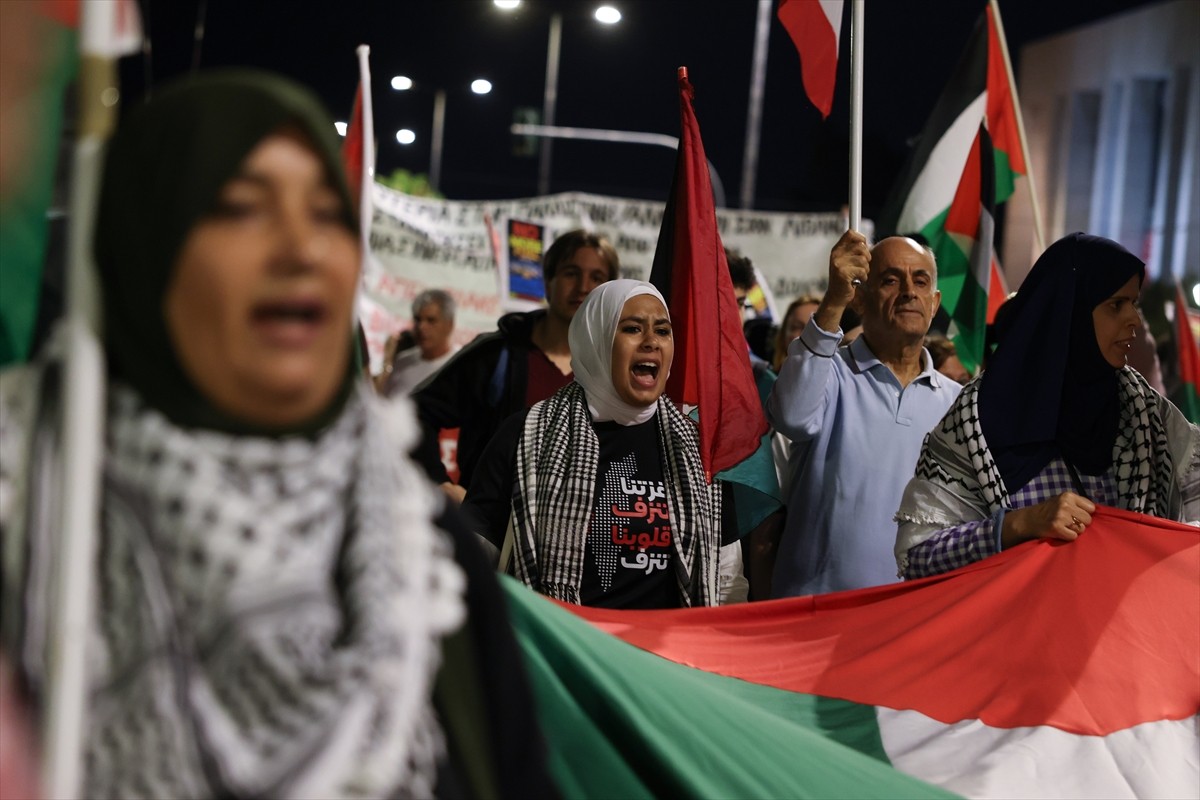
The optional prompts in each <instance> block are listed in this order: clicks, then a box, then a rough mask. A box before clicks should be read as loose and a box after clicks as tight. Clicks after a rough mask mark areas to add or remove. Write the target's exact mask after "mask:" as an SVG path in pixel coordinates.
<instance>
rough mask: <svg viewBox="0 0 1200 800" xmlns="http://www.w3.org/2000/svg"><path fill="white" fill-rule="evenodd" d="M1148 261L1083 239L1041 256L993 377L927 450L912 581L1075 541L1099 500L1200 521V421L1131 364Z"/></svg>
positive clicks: (909, 533)
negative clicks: (1044, 541)
mask: <svg viewBox="0 0 1200 800" xmlns="http://www.w3.org/2000/svg"><path fill="white" fill-rule="evenodd" d="M1145 269H1146V268H1145V265H1144V264H1143V263H1142V262H1141V260H1140V259H1138V258H1137V257H1136V256H1134V255H1133V254H1132V253H1130V252H1129V251H1127V250H1126V249H1125V248H1123V247H1121V245H1119V244H1117V243H1116V242H1113V241H1111V240H1109V239H1104V238H1101V237H1098V236H1089V235H1087V234H1083V233H1073V234H1071V235H1069V236H1067V237H1065V238H1063V239H1060V240H1059V241H1057V242H1055V243H1054V244H1053V245H1051V246H1050V247H1049V248H1048V249H1047V250H1046V252H1045V253H1043V254H1042V257H1041V258H1039V259H1038V261H1037V263H1036V264H1034V266H1033V269H1032V270H1031V271H1030V273H1029V275H1028V277H1027V278H1026V279H1025V282H1024V283H1023V284H1022V286H1021V289H1020V291H1019V292H1018V293H1017V295H1016V297H1014V298H1013V299H1012V300H1010V301H1009V302H1010V304H1011V305H1012V308H1011V309H1010V310H1009V312H1008V313H1006V314H1005V315H1004V317H1003V319H1002V321H1000V322H999V323H998V324H999V325H1000V326H1001V328H1000V329H999V330H998V331H997V341H998V345H997V348H996V351H995V353H994V354H993V356H992V358H991V361H990V362H989V366H988V369H987V371H986V372H984V373H983V375H981V376H980V377H978V378H976V379H975V380H973V381H972V382H971V383H969V384H967V386H966V388H964V389H963V392H962V394H961V395H960V396H959V399H958V401H957V402H956V403H955V404H954V405H953V406H952V407H951V408H950V411H949V412H947V414H946V416H945V417H944V418H943V419H942V421H941V423H939V425H938V426H937V427H936V428H935V429H934V430H933V431H932V432H931V433H930V434H929V437H928V438H927V439H926V441H925V445H924V447H923V448H922V451H921V457H920V460H919V461H918V463H917V469H916V475H915V476H914V477H913V478H912V480H911V481H910V482H909V484H908V487H907V488H906V489H905V492H904V498H903V501H902V504H901V506H900V510H899V512H898V513H897V515H896V519H897V521H898V522H899V529H898V532H897V539H896V560H897V563H898V565H899V568H900V574H901V575H902V576H904V577H908V578H917V577H922V576H926V575H934V574H938V573H941V572H946V571H948V570H951V569H954V568H956V567H960V566H963V565H965V564H968V563H971V562H973V561H978V560H979V559H981V558H986V557H987V556H990V555H993V554H995V553H997V552H999V551H1000V550H1003V549H1008V548H1010V547H1013V546H1014V545H1017V544H1020V543H1022V542H1026V541H1030V540H1033V539H1040V538H1050V539H1060V540H1065V541H1071V540H1073V539H1075V538H1076V537H1078V536H1080V535H1081V534H1083V533H1084V532H1085V531H1086V530H1087V527H1088V524H1089V523H1090V522H1091V519H1092V516H1091V515H1092V513H1093V512H1094V511H1095V510H1096V506H1097V505H1107V506H1115V507H1117V508H1122V509H1127V510H1130V511H1137V512H1139V513H1143V514H1150V515H1153V516H1157V517H1163V518H1166V519H1170V520H1177V521H1178V520H1183V521H1196V520H1200V428H1198V427H1197V426H1196V425H1192V424H1190V423H1189V422H1188V421H1187V420H1186V419H1185V418H1184V416H1183V415H1182V414H1181V413H1180V412H1179V409H1177V408H1175V406H1173V405H1172V404H1171V403H1170V402H1169V401H1168V400H1167V399H1166V398H1164V397H1162V396H1161V395H1160V394H1158V393H1157V392H1155V391H1154V390H1153V389H1151V388H1150V386H1149V384H1147V383H1146V381H1145V379H1144V378H1142V376H1141V375H1139V374H1138V373H1137V372H1136V371H1135V370H1133V369H1132V368H1130V367H1128V366H1126V363H1125V360H1126V356H1127V354H1128V352H1129V349H1130V347H1131V346H1132V344H1133V342H1134V339H1135V337H1136V335H1137V333H1138V329H1139V327H1140V326H1141V324H1142V323H1141V318H1140V316H1139V314H1138V310H1137V302H1138V295H1139V293H1140V291H1141V286H1142V281H1143V280H1144V279H1145Z"/></svg>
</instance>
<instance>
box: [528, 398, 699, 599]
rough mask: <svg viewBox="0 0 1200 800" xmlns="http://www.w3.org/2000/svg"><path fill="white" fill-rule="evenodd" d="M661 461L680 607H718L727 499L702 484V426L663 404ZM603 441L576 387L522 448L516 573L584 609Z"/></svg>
mask: <svg viewBox="0 0 1200 800" xmlns="http://www.w3.org/2000/svg"><path fill="white" fill-rule="evenodd" d="M658 415H659V426H658V428H659V452H660V453H661V454H662V458H663V473H664V476H665V478H666V481H665V484H666V491H667V501H668V508H669V513H670V519H671V529H672V531H673V532H674V536H673V537H672V542H673V546H674V548H675V578H676V583H677V586H678V588H679V595H680V599H681V602H682V603H683V605H686V606H692V605H714V604H716V603H717V600H718V597H719V593H718V589H717V567H718V564H717V554H718V551H719V549H720V544H721V531H720V520H721V491H720V486H719V484H717V483H715V482H714V483H712V484H711V485H710V484H708V483H707V481H705V479H704V467H703V465H702V464H701V462H700V446H699V435H698V433H697V430H696V426H695V424H694V423H692V422H691V421H690V420H688V419H687V418H685V417H684V416H683V414H681V413H680V412H679V410H678V409H677V408H675V406H674V404H672V403H671V402H670V401H669V400H667V399H666V398H665V397H661V398H659V400H658ZM599 463H600V442H599V439H597V437H596V431H595V430H594V429H593V428H592V420H591V416H590V414H589V413H588V407H587V398H586V396H585V394H584V390H583V387H582V386H580V385H579V384H578V383H575V382H572V383H571V384H569V385H568V386H566V387H564V388H562V389H560V390H559V391H558V392H556V393H555V394H554V395H553V396H552V397H550V398H549V399H547V400H544V401H542V402H540V403H538V404H536V405H534V407H533V408H532V409H530V411H529V416H528V417H527V418H526V420H525V429H524V432H523V434H522V436H521V441H520V443H519V444H518V446H517V480H516V481H515V482H514V491H513V503H512V513H513V529H514V553H515V556H516V557H515V559H514V571H515V574H516V577H517V578H518V579H520V580H521V581H522V582H524V583H525V584H526V585H527V586H530V587H532V588H533V589H535V590H537V591H539V592H541V593H542V594H545V595H548V596H550V597H553V598H555V599H557V600H561V601H563V602H567V603H573V604H576V605H579V603H580V596H579V587H580V584H581V582H582V579H583V560H584V547H585V545H586V542H587V533H588V527H589V525H590V524H591V516H592V508H593V505H594V503H595V492H596V472H597V469H598V468H599Z"/></svg>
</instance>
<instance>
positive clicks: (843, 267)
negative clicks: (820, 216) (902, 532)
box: [767, 231, 960, 597]
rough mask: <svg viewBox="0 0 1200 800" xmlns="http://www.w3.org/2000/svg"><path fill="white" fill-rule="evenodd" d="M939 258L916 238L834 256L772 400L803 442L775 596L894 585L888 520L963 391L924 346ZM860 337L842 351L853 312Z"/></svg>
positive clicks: (850, 242) (848, 246)
mask: <svg viewBox="0 0 1200 800" xmlns="http://www.w3.org/2000/svg"><path fill="white" fill-rule="evenodd" d="M940 300H941V294H940V293H939V292H938V290H937V266H936V264H935V263H934V259H933V254H932V253H931V252H930V251H929V250H928V249H927V248H924V247H922V246H921V245H919V244H917V243H916V242H914V241H913V240H911V239H905V238H901V237H893V238H890V239H884V240H883V241H882V242H880V243H879V244H877V245H875V247H874V248H873V249H869V248H868V246H867V242H866V239H865V238H863V236H862V235H861V234H859V233H857V232H855V231H848V232H847V233H846V234H845V235H844V236H842V238H841V239H840V240H839V241H838V243H837V244H836V245H835V246H834V248H833V251H832V252H831V253H830V256H829V289H828V291H826V292H825V297H824V299H823V300H822V301H821V305H820V307H819V308H818V309H817V311H816V313H815V314H814V315H813V317H812V319H810V320H809V322H808V324H807V325H806V326H805V328H804V331H803V332H802V333H801V334H800V336H799V337H798V338H797V339H795V340H794V341H792V342H791V344H789V345H788V357H787V359H786V360H785V361H784V363H783V368H782V370H781V371H780V373H779V380H778V381H777V382H776V384H775V389H774V391H773V392H772V393H771V397H770V399H769V400H768V402H767V416H768V418H769V419H770V421H771V424H772V425H773V426H774V427H775V429H776V430H778V431H781V432H782V433H783V434H784V435H785V436H787V437H789V438H790V439H792V441H794V442H795V443H796V446H795V447H794V448H793V449H792V455H791V460H790V462H789V467H790V474H791V476H792V477H791V484H790V486H788V487H786V492H787V495H788V508H787V524H786V526H785V528H784V532H783V535H782V537H781V540H780V543H779V548H778V554H777V556H776V561H775V569H774V573H773V577H772V583H771V591H772V595H773V596H775V597H791V596H797V595H806V594H818V593H822V592H833V591H841V590H843V589H858V588H862V587H865V586H875V585H878V584H883V583H891V582H894V581H895V580H897V578H896V565H895V559H894V558H893V557H892V546H893V544H894V542H895V538H896V524H895V522H893V520H892V516H893V514H894V513H895V511H896V509H897V508H898V507H899V504H900V495H901V493H902V492H903V491H904V486H905V484H906V483H907V482H908V479H909V478H910V477H912V472H913V467H914V465H915V464H916V461H917V456H918V455H919V453H920V449H921V442H922V440H923V439H924V437H925V434H926V433H928V432H929V431H930V430H931V429H932V428H933V427H934V425H936V424H937V422H938V421H939V420H940V419H941V417H942V415H943V414H945V412H946V410H947V409H948V408H949V407H950V404H951V403H952V402H953V401H954V398H955V397H956V396H957V395H958V392H959V388H960V387H959V385H958V384H957V383H954V382H953V381H951V380H949V379H948V378H946V377H945V376H944V375H940V374H939V373H938V372H937V371H936V370H935V369H934V368H933V360H932V359H931V358H930V357H929V353H927V352H926V351H925V348H924V346H923V342H924V339H925V334H926V332H928V330H929V323H930V322H931V320H932V319H933V314H934V312H935V311H937V307H938V303H939V302H940ZM848 306H849V307H850V308H852V309H853V310H855V311H857V312H859V313H860V314H861V315H862V325H863V333H862V336H860V337H859V338H858V339H856V340H855V341H854V342H853V343H852V344H851V345H849V346H847V347H841V348H839V347H838V345H839V344H840V342H841V340H842V331H841V329H840V327H839V320H841V318H842V312H843V311H844V310H845V309H846V308H847V307H848Z"/></svg>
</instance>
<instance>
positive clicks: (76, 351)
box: [41, 2, 136, 800]
mask: <svg viewBox="0 0 1200 800" xmlns="http://www.w3.org/2000/svg"><path fill="white" fill-rule="evenodd" d="M115 14H130V15H136V9H135V8H134V7H133V6H132V4H127V5H124V6H123V7H120V6H119V4H118V5H112V4H110V3H94V2H93V3H82V4H81V7H80V19H79V38H80V51H81V57H80V65H79V120H80V121H79V135H78V138H77V139H76V142H75V149H74V154H73V162H72V167H71V171H72V177H71V199H70V215H71V216H70V218H71V227H70V232H69V234H68V239H67V291H66V304H67V310H66V318H65V321H64V323H63V327H64V334H65V335H64V346H65V351H66V354H65V359H64V376H63V381H62V386H63V390H62V392H63V397H62V406H61V417H60V425H61V428H60V430H61V435H62V463H61V472H60V485H59V487H58V492H59V516H58V518H57V519H58V526H57V527H58V546H57V547H56V550H57V553H56V557H55V558H54V560H53V564H54V569H55V572H54V577H53V580H52V583H51V592H52V598H51V601H52V606H51V612H50V618H49V630H48V647H47V649H48V653H47V661H46V704H45V711H44V716H43V729H42V757H43V761H42V775H41V778H42V786H43V788H44V790H45V791H46V796H47V797H51V798H56V800H57V799H58V798H76V797H79V796H80V794H81V786H82V778H83V731H84V728H85V721H86V720H85V718H86V710H87V708H86V706H87V704H86V698H87V653H86V645H87V642H88V638H89V636H88V634H89V630H90V628H91V626H90V624H89V623H90V620H91V617H90V608H91V604H92V599H93V595H94V590H93V585H94V576H95V570H94V569H93V560H94V554H95V548H96V533H97V527H98V525H99V520H100V513H99V508H100V502H99V500H100V469H101V465H102V462H103V440H104V395H105V371H104V356H103V351H102V349H101V347H100V341H99V338H98V330H99V327H100V293H99V288H98V285H97V280H96V274H95V268H94V265H93V263H92V257H91V241H92V232H93V230H94V227H95V214H96V199H97V197H98V195H99V188H100V172H101V158H102V155H103V150H104V142H105V140H106V139H107V138H108V137H109V135H110V134H111V132H112V129H113V127H114V126H115V124H116V104H117V98H118V97H119V94H118V90H117V69H116V57H117V53H116V52H114V51H113V49H112V48H113V39H114V37H115V36H116V35H117V33H118V31H117V30H116V29H114V27H113V26H114V15H115ZM125 21H126V22H131V21H132V18H130V19H126V20H125ZM134 24H136V23H134Z"/></svg>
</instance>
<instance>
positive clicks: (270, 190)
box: [0, 71, 552, 797]
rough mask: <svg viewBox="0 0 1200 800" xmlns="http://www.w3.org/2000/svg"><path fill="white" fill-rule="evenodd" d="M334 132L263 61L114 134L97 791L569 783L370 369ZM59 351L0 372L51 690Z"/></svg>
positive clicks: (6, 481)
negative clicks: (357, 347)
mask: <svg viewBox="0 0 1200 800" xmlns="http://www.w3.org/2000/svg"><path fill="white" fill-rule="evenodd" d="M338 149H339V148H338V142H337V138H336V136H335V135H334V127H333V122H332V120H331V119H330V118H329V116H328V115H327V114H326V113H325V112H324V110H323V109H321V107H320V106H319V104H318V103H317V101H316V100H315V98H313V97H312V96H311V95H310V94H309V93H308V92H307V91H306V90H304V89H302V88H300V87H299V86H296V85H294V84H292V83H290V82H288V81H285V80H283V79H281V78H277V77H274V76H270V75H266V74H263V73H256V72H248V71H223V72H214V73H211V74H209V75H206V76H200V77H193V78H190V79H189V80H187V81H186V82H184V83H181V84H177V85H175V86H173V87H169V88H164V89H162V90H161V91H160V92H158V93H157V94H156V97H155V98H154V100H153V101H152V102H150V103H149V104H147V105H146V106H143V107H142V108H140V109H138V110H136V111H135V112H134V113H133V114H132V115H131V116H130V118H129V119H128V120H127V122H126V123H125V124H124V125H123V126H122V128H121V129H120V131H119V132H118V133H117V135H116V137H115V138H114V139H113V141H112V143H111V145H110V147H109V150H108V154H107V158H106V164H105V175H104V181H103V186H102V189H101V196H100V206H99V215H98V222H97V236H96V244H95V251H96V261H97V266H98V268H99V272H100V283H101V288H102V295H103V304H104V310H105V318H106V320H105V321H106V325H105V333H104V343H105V356H106V360H107V364H108V372H109V388H108V394H107V398H106V408H107V411H106V419H105V427H106V445H105V452H104V458H103V464H102V465H97V466H98V467H99V468H100V469H101V470H102V478H101V479H102V490H101V496H102V504H101V505H102V514H101V519H100V520H99V538H98V543H99V546H98V554H97V559H96V562H95V569H96V571H97V572H96V574H97V578H98V580H97V586H98V592H97V594H98V596H97V597H96V598H95V604H94V608H95V611H94V617H93V620H94V622H93V625H92V629H91V630H90V631H89V634H90V636H91V641H90V642H89V652H88V661H89V663H90V664H91V665H92V674H91V675H90V676H89V687H90V697H91V703H90V708H89V719H88V723H87V728H86V731H87V733H86V740H85V750H86V764H87V767H86V778H85V783H84V788H83V792H82V793H83V794H84V795H85V796H89V797H228V796H238V797H241V796H293V795H304V796H311V797H332V796H339V797H342V796H354V797H358V796H364V797H365V796H389V797H390V796H406V797H407V796H415V797H432V796H437V795H455V796H457V795H458V794H464V793H465V794H470V795H489V796H494V795H505V794H524V793H532V794H535V795H538V794H545V793H548V792H552V790H550V789H549V786H548V783H546V779H545V771H544V768H543V764H542V763H541V759H542V754H541V749H540V747H539V742H538V741H537V729H536V725H535V724H534V721H533V720H532V718H531V713H532V712H531V711H530V710H529V709H531V708H532V703H531V698H530V696H529V689H528V687H527V686H526V685H525V684H524V680H523V678H522V673H521V669H520V665H519V664H517V663H516V660H517V657H518V656H517V654H516V651H515V644H514V643H513V641H512V638H511V635H510V634H507V633H506V630H507V629H506V628H505V625H504V623H505V618H504V613H503V610H502V609H503V605H502V603H501V601H500V598H499V596H498V592H497V587H495V585H494V580H492V578H491V576H490V574H489V573H490V570H488V568H487V565H486V564H485V563H484V562H483V560H482V559H481V558H479V557H478V554H477V549H476V545H475V544H474V542H473V541H472V540H471V539H469V538H465V535H463V536H461V537H459V538H457V539H455V538H452V536H450V535H447V534H446V533H445V532H443V531H441V530H438V528H437V527H435V519H434V517H435V514H436V512H437V508H438V505H439V503H438V500H437V494H436V492H435V491H434V490H433V487H431V486H430V485H428V484H427V483H426V482H425V481H424V480H423V478H422V477H421V476H420V474H419V471H418V470H417V469H416V468H415V466H414V465H413V464H412V463H411V462H410V461H409V460H408V459H407V458H406V457H405V456H403V455H402V454H403V453H405V452H406V450H407V447H408V446H409V445H410V444H411V443H413V442H414V441H416V438H417V435H418V432H417V427H416V422H415V419H414V417H413V415H412V413H411V409H410V407H409V406H408V405H407V404H405V403H404V402H403V401H401V402H397V403H393V404H385V403H384V402H383V401H380V400H379V399H378V398H376V397H375V396H374V395H373V394H372V393H371V392H370V391H369V389H368V387H367V386H366V385H365V383H364V382H363V381H362V379H361V378H360V377H358V370H357V368H356V365H355V363H354V359H353V355H352V354H353V348H354V337H353V328H352V324H353V319H354V317H353V314H354V311H353V308H354V298H355V292H356V290H357V286H358V276H359V263H360V250H359V240H358V233H357V231H358V224H357V220H356V219H355V213H354V206H353V203H352V202H351V198H350V195H349V193H348V190H347V183H346V178H345V175H344V173H343V171H342V167H341V164H340V159H339V156H338ZM61 374H62V373H61V370H59V369H58V366H57V363H56V360H55V359H54V358H53V355H52V354H51V355H50V356H49V357H46V358H44V359H43V360H42V362H41V363H39V364H35V365H32V366H30V367H27V368H22V369H20V370H18V371H15V372H9V373H6V374H4V375H3V376H0V437H2V438H3V441H4V448H3V450H2V451H0V530H2V533H3V544H4V548H3V559H4V561H3V567H4V584H3V587H4V604H3V609H4V618H3V622H4V627H3V640H2V642H3V649H4V652H5V654H6V656H8V657H9V658H10V659H11V660H12V662H13V663H15V664H16V665H17V666H18V668H19V669H20V671H21V673H22V678H23V681H24V684H25V685H26V686H28V687H29V688H30V690H31V692H32V694H33V697H32V700H33V701H34V703H37V702H39V700H40V699H41V698H40V697H39V693H40V692H41V691H42V690H43V689H44V686H45V684H44V680H45V675H46V671H47V668H46V665H47V663H48V660H49V659H51V658H53V657H54V652H55V648H54V646H53V642H48V641H47V638H46V637H47V633H46V630H45V623H46V619H47V617H48V616H49V615H50V614H51V613H52V612H53V609H51V608H48V606H47V601H46V591H45V588H46V584H47V582H48V580H49V579H50V576H51V575H52V574H53V570H54V566H55V562H56V561H57V560H58V559H59V558H60V557H61V554H58V553H56V552H55V550H54V548H55V545H56V542H55V540H54V531H53V530H51V529H50V528H51V527H52V526H49V525H47V524H46V523H47V518H46V514H45V508H44V504H43V503H42V501H43V500H44V498H46V497H47V496H48V494H47V492H48V487H47V484H49V483H51V482H53V480H54V476H55V473H54V470H53V464H54V450H55V439H54V436H53V429H52V425H50V424H47V423H48V419H47V418H49V420H52V419H53V417H52V415H47V414H46V412H45V411H43V410H42V409H45V408H48V407H53V404H54V401H55V398H56V395H57V392H58V390H57V386H56V381H57V379H58V377H59V376H60V375H61ZM468 578H469V579H470V580H469V581H468V580H467V579H468ZM488 581H491V583H490V584H489V583H488ZM489 617H491V618H490V619H489ZM464 620H467V621H466V623H465V624H464ZM472 654H477V655H478V657H479V658H480V659H486V662H487V664H488V667H489V668H488V670H487V671H486V672H485V671H484V670H482V669H481V668H480V663H481V662H479V661H476V658H475V655H472ZM497 664H500V665H501V668H497ZM435 682H436V684H437V686H438V692H437V694H436V699H435V691H434V687H435ZM463 697H467V698H470V697H475V698H482V701H481V702H479V703H475V704H472V703H470V702H467V703H464V702H463V701H462V698H463ZM501 698H502V700H501ZM514 698H515V699H514ZM501 703H502V704H503V705H501ZM502 708H503V710H504V711H505V713H501V709H502ZM514 715H515V716H518V717H522V718H521V719H514ZM506 723H507V724H513V725H514V726H515V727H514V729H513V730H512V731H510V730H505V729H504V725H505V724H506ZM514 732H519V735H517V736H514V735H513V733H514ZM463 733H465V734H466V737H467V738H466V739H460V738H459V734H463ZM462 741H467V742H468V744H469V748H464V747H463V746H462V745H461V742H462ZM510 743H511V744H510ZM489 749H491V752H488V751H489ZM468 751H469V753H470V756H469V757H467V756H465V755H464V754H465V753H467V752H468ZM522 762H524V763H522Z"/></svg>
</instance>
